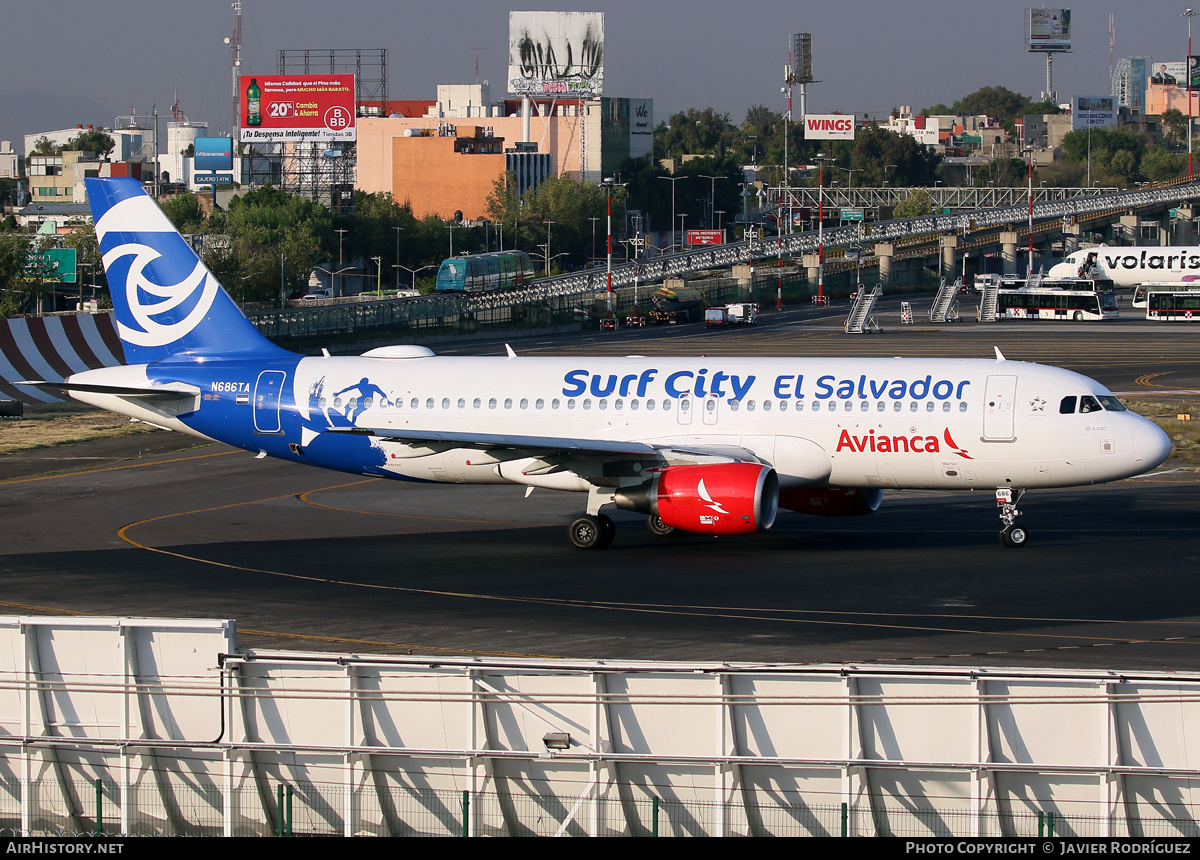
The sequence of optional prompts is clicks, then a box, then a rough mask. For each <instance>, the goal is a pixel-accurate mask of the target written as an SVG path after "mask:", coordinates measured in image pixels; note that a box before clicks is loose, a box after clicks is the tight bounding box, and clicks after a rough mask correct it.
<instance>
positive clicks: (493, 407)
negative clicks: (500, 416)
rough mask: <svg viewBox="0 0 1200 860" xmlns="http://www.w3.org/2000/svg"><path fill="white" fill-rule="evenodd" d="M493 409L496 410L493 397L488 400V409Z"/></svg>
mask: <svg viewBox="0 0 1200 860" xmlns="http://www.w3.org/2000/svg"><path fill="white" fill-rule="evenodd" d="M495 408H496V398H495V397H493V398H491V399H490V400H488V409H495Z"/></svg>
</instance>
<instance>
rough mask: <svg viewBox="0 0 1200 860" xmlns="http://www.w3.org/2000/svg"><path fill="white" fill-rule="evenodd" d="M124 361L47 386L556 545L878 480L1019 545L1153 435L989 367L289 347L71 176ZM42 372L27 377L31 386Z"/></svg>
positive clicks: (819, 507) (1150, 450) (1150, 453)
mask: <svg viewBox="0 0 1200 860" xmlns="http://www.w3.org/2000/svg"><path fill="white" fill-rule="evenodd" d="M86 181H87V189H88V195H89V197H90V199H91V205H92V211H93V214H94V217H95V224H96V235H97V237H98V239H99V242H100V248H101V251H102V253H103V258H104V266H105V270H106V271H107V273H108V282H109V287H110V291H111V293H112V299H113V305H114V307H115V312H116V321H117V327H118V331H119V333H120V336H121V340H122V342H123V344H124V347H125V353H126V360H127V361H128V362H129V363H128V365H126V366H123V367H115V368H104V369H100V370H90V371H87V372H84V373H78V374H75V375H73V376H71V377H69V378H68V379H66V380H65V381H64V382H62V383H58V384H56V385H53V386H51V387H56V388H58V389H60V390H64V391H66V392H68V393H69V394H70V395H71V396H72V397H74V398H76V399H78V400H81V401H84V402H87V403H91V404H94V405H96V406H100V407H103V408H105V409H109V410H112V411H114V412H120V413H123V414H125V415H129V416H132V417H134V418H138V419H140V420H142V421H146V422H148V423H150V424H154V425H157V426H161V427H166V428H170V429H173V430H179V431H183V432H185V433H191V434H193V435H196V436H201V437H204V438H208V439H214V440H218V441H221V442H225V443H228V444H230V445H235V446H238V447H240V448H244V449H246V450H247V451H253V452H257V453H258V454H260V456H261V455H266V456H272V457H278V458H280V459H283V460H289V461H292V462H294V463H302V464H307V465H312V466H320V467H323V468H326V469H335V470H339V471H344V472H350V473H354V474H361V475H374V476H378V477H382V478H398V479H403V480H410V481H436V482H448V483H478V484H521V485H524V486H526V487H531V488H532V487H544V488H550V489H556V490H569V491H575V492H579V493H585V494H586V495H587V503H586V513H585V514H583V515H581V516H579V517H577V518H576V519H575V520H574V521H573V522H572V523H571V525H570V528H569V535H570V539H571V541H572V543H574V544H575V545H576V546H578V547H581V548H593V547H603V546H606V545H607V544H608V543H609V542H610V541H611V540H612V538H613V535H614V532H615V529H614V527H613V524H612V520H611V519H610V518H609V517H607V516H605V515H604V514H602V513H601V509H602V508H604V507H605V506H607V505H616V506H617V507H619V508H624V509H628V510H633V511H639V512H641V513H644V514H646V515H647V517H648V519H649V524H650V528H651V529H652V530H653V531H655V532H657V533H659V534H667V533H670V532H672V531H675V530H683V531H688V532H700V533H709V534H718V535H729V534H742V533H750V532H755V531H758V530H761V529H767V528H770V527H771V525H772V523H773V522H774V520H775V516H776V513H777V511H778V510H779V508H784V509H788V510H792V511H800V512H803V513H810V514H818V515H824V516H845V515H855V514H866V513H870V512H872V511H874V510H875V509H876V508H878V507H879V504H880V501H881V500H882V497H883V492H884V490H885V489H887V488H897V489H902V488H923V489H969V488H975V489H985V490H989V491H990V490H995V491H996V500H997V503H998V505H999V511H1000V519H1001V522H1002V525H1003V531H1002V532H1001V539H1002V542H1003V543H1005V544H1006V545H1008V546H1021V545H1023V544H1025V542H1026V532H1025V530H1024V529H1023V528H1021V527H1019V526H1017V525H1016V524H1015V520H1016V518H1017V516H1018V511H1017V508H1016V504H1017V502H1018V500H1019V498H1020V496H1021V494H1022V493H1023V492H1024V491H1025V490H1027V489H1031V488H1040V487H1068V486H1075V485H1081V484H1094V483H1100V482H1104V481H1114V480H1117V479H1120V478H1125V477H1129V476H1132V475H1136V474H1139V473H1141V472H1145V471H1147V470H1149V469H1152V468H1154V467H1155V466H1157V465H1159V464H1160V463H1161V462H1162V461H1163V460H1164V459H1166V457H1167V455H1168V454H1169V452H1170V447H1171V445H1170V441H1169V439H1168V438H1167V436H1166V435H1165V434H1164V433H1163V432H1162V431H1161V430H1160V429H1159V428H1158V427H1157V426H1155V425H1154V424H1153V423H1151V422H1150V421H1147V420H1145V419H1143V418H1141V417H1139V416H1137V415H1135V414H1133V413H1132V412H1129V411H1127V410H1126V409H1125V408H1124V406H1122V405H1121V403H1120V402H1119V401H1118V400H1117V398H1116V397H1114V396H1113V395H1112V393H1111V392H1109V391H1108V390H1107V389H1105V388H1104V386H1102V385H1100V384H1099V383H1097V382H1095V381H1093V380H1091V379H1088V378H1087V377H1084V376H1080V375H1079V374H1077V373H1072V372H1070V371H1066V370H1061V369H1057V368H1053V367H1044V366H1038V365H1031V364H1024V363H1021V362H1016V361H1005V360H1004V359H1003V356H1001V355H1000V353H999V350H997V352H996V358H995V359H994V360H992V359H987V360H944V359H942V360H935V359H916V358H913V359H904V358H896V359H825V358H773V359H760V358H700V359H696V358H646V357H636V356H633V357H627V358H526V357H518V356H516V355H513V354H512V352H511V350H510V351H509V355H508V357H506V358H505V357H448V356H443V357H438V356H435V355H434V354H433V353H432V352H430V351H429V350H428V349H425V348H423V347H417V346H398V347H387V348H383V349H374V350H371V351H370V352H367V353H365V354H363V355H362V356H357V357H331V356H329V355H328V354H325V355H322V356H319V357H303V356H300V355H296V354H294V353H291V352H287V351H285V350H283V349H281V348H279V347H277V346H275V345H273V344H272V343H270V342H269V341H268V340H266V339H265V338H264V337H262V336H261V335H260V334H259V333H258V331H257V330H256V329H255V328H254V327H253V326H252V325H251V324H250V323H249V321H247V320H246V318H245V317H244V316H242V314H241V313H240V312H239V311H238V309H237V306H236V305H235V304H234V303H233V302H232V301H231V299H230V298H229V296H228V295H227V294H226V293H225V291H224V290H223V289H222V288H221V286H220V285H219V284H218V283H217V281H216V279H215V278H214V277H213V275H212V274H211V273H210V272H209V271H208V270H207V269H206V268H205V267H204V265H203V264H202V263H201V262H200V260H198V259H197V258H196V256H195V254H193V253H192V251H191V250H190V249H189V248H188V246H187V244H186V243H185V242H184V241H183V239H182V238H181V237H180V236H179V235H178V233H177V232H176V231H175V229H174V228H173V227H172V225H171V223H170V222H169V221H168V220H167V218H166V216H165V215H163V213H162V211H161V210H160V209H159V208H158V207H157V206H156V205H155V204H154V202H153V201H152V200H151V199H150V198H149V197H147V196H146V194H145V193H144V191H143V190H142V188H141V186H140V185H139V184H138V183H137V182H136V181H135V180H132V179H88V180H86ZM41 384H47V383H41Z"/></svg>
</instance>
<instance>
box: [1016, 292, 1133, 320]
mask: <svg viewBox="0 0 1200 860" xmlns="http://www.w3.org/2000/svg"><path fill="white" fill-rule="evenodd" d="M997 296H998V298H997V302H996V319H1002V320H1003V319H1008V320H1014V319H1019V320H1026V319H1028V320H1035V319H1042V320H1074V321H1084V320H1115V319H1117V318H1118V317H1119V316H1120V315H1121V314H1120V312H1119V311H1118V310H1117V299H1116V296H1114V295H1113V294H1112V292H1111V291H1105V292H1093V291H1091V290H1058V289H1042V288H1035V289H1029V288H1022V289H1018V290H1005V289H1001V290H1000V291H999V293H998V294H997Z"/></svg>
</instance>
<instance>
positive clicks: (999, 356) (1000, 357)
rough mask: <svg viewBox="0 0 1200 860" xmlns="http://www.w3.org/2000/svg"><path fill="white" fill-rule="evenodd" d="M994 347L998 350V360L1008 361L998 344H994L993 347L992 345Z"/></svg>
mask: <svg viewBox="0 0 1200 860" xmlns="http://www.w3.org/2000/svg"><path fill="white" fill-rule="evenodd" d="M992 349H994V350H996V361H1006V360H1007V359H1005V357H1004V353H1002V352H1001V351H1000V347H998V346H993V347H992Z"/></svg>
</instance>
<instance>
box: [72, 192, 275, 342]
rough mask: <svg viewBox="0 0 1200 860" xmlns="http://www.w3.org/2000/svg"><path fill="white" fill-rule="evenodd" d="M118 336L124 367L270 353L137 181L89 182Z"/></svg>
mask: <svg viewBox="0 0 1200 860" xmlns="http://www.w3.org/2000/svg"><path fill="white" fill-rule="evenodd" d="M85 182H86V184H87V192H88V200H89V201H90V202H91V206H92V219H93V220H94V221H95V225H96V239H97V240H98V241H99V243H100V253H101V254H102V256H103V260H104V271H105V273H106V274H107V275H108V285H109V292H110V294H111V295H112V302H113V309H114V311H115V315H116V322H117V333H118V334H119V335H120V336H121V343H122V344H123V345H124V347H125V360H126V361H128V362H129V363H130V364H149V363H151V362H155V361H159V360H161V359H164V358H167V357H168V356H172V355H175V354H177V353H187V354H190V355H224V356H228V357H236V355H239V354H240V355H245V354H247V353H264V352H276V351H279V348H278V347H276V346H275V345H274V344H272V343H271V342H270V341H269V340H267V339H266V338H265V337H263V336H262V335H261V334H259V332H258V329H256V328H255V327H254V326H253V325H252V324H251V323H250V321H249V320H247V319H246V317H245V316H243V315H242V312H241V311H240V310H238V307H237V305H235V304H234V303H233V300H232V299H231V298H230V297H229V295H228V294H227V293H226V292H225V290H224V289H223V288H222V287H221V285H220V283H219V282H218V281H217V279H216V277H215V276H214V275H213V274H212V272H210V271H209V270H208V268H207V267H206V266H205V265H204V264H203V263H202V262H200V259H199V258H198V257H197V256H196V254H195V253H194V252H193V251H192V249H191V248H190V247H188V244H187V243H186V242H185V241H184V240H183V237H182V236H180V235H179V232H178V231H177V230H176V229H175V227H174V225H172V224H171V222H170V220H169V219H168V218H167V216H166V215H164V214H163V211H162V210H161V209H159V208H158V206H157V205H156V204H155V202H154V201H153V200H152V199H150V197H149V196H148V195H147V194H146V191H145V189H143V188H142V185H141V183H140V182H138V181H137V180H136V179H132V178H128V177H122V178H117V179H87V180H85Z"/></svg>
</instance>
